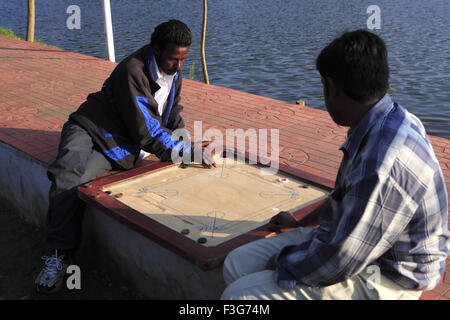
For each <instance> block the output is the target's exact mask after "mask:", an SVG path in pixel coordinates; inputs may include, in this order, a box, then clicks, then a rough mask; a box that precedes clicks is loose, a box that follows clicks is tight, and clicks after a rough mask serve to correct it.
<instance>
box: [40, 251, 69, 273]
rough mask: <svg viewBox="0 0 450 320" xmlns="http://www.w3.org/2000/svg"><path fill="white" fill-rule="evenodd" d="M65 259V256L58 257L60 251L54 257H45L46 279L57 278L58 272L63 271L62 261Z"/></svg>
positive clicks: (43, 258)
mask: <svg viewBox="0 0 450 320" xmlns="http://www.w3.org/2000/svg"><path fill="white" fill-rule="evenodd" d="M63 258H64V255H63V256H62V257H58V251H56V254H55V255H54V256H51V257H48V256H43V257H42V260H45V269H44V274H45V276H46V277H49V278H53V277H54V276H56V274H57V272H58V271H60V270H61V269H62V263H61V260H62V259H63Z"/></svg>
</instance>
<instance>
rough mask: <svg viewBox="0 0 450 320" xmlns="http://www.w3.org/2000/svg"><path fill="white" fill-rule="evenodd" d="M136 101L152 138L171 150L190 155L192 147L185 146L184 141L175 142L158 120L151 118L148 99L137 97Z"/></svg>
mask: <svg viewBox="0 0 450 320" xmlns="http://www.w3.org/2000/svg"><path fill="white" fill-rule="evenodd" d="M136 101H137V104H138V106H139V109H141V112H142V115H143V116H144V120H145V124H146V126H147V130H148V133H149V134H150V136H151V137H152V138H156V139H157V140H158V141H160V142H162V144H163V145H164V146H165V147H166V148H168V149H171V150H176V151H178V152H179V151H181V150H183V152H187V153H189V152H190V151H191V146H187V145H185V144H184V143H183V142H182V141H177V140H173V139H172V136H171V135H170V134H169V133H167V132H166V131H165V130H164V129H162V128H161V126H160V124H159V121H158V119H155V118H153V117H152V116H151V114H150V112H149V111H148V109H147V107H148V105H149V103H148V99H147V98H146V97H140V96H136Z"/></svg>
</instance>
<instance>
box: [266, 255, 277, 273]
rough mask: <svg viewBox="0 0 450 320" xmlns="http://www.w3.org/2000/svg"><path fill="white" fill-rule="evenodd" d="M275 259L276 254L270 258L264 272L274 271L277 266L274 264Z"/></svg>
mask: <svg viewBox="0 0 450 320" xmlns="http://www.w3.org/2000/svg"><path fill="white" fill-rule="evenodd" d="M276 257H277V255H276V254H274V255H273V256H271V257H270V259H269V260H268V261H267V263H266V267H265V268H264V270H276V268H277V264H276V263H275V258H276Z"/></svg>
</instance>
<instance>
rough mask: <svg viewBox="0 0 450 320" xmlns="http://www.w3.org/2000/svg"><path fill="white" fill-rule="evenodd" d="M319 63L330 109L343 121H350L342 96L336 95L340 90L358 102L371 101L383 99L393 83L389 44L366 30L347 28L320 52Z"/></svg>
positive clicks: (332, 114)
mask: <svg viewBox="0 0 450 320" xmlns="http://www.w3.org/2000/svg"><path fill="white" fill-rule="evenodd" d="M316 67H317V70H318V71H319V72H320V75H321V77H322V83H323V86H324V96H325V104H326V106H327V109H328V112H329V113H330V115H331V116H332V118H333V120H334V121H335V122H336V123H337V124H340V125H348V124H347V123H345V122H346V119H344V117H345V116H346V115H343V112H344V111H343V110H342V108H341V107H340V106H339V105H338V104H339V103H338V102H339V101H338V100H339V99H335V97H336V96H335V95H334V94H335V93H336V92H337V93H338V94H339V93H343V94H344V95H345V96H346V97H345V98H347V99H348V100H352V101H353V102H355V104H361V105H368V104H369V103H372V102H373V101H375V102H376V101H378V100H380V99H381V98H382V97H383V96H384V95H385V94H386V91H387V90H388V87H389V67H388V58H387V50H386V45H385V44H384V42H383V40H382V39H381V38H380V37H378V36H377V35H375V34H373V33H371V32H368V31H365V30H357V31H353V32H345V33H344V34H343V35H342V36H340V37H339V38H336V39H335V40H333V41H332V42H331V43H330V44H329V45H328V46H326V47H325V48H324V49H323V50H322V51H321V52H320V54H319V56H318V58H317V60H316ZM331 94H333V95H331Z"/></svg>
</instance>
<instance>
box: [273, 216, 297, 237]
mask: <svg viewBox="0 0 450 320" xmlns="http://www.w3.org/2000/svg"><path fill="white" fill-rule="evenodd" d="M297 227H298V221H297V219H295V217H294V216H293V215H292V214H291V213H290V212H288V211H281V212H279V213H278V214H277V215H276V216H274V217H272V219H270V221H269V225H268V228H269V230H270V231H274V232H279V231H281V229H290V228H297Z"/></svg>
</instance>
